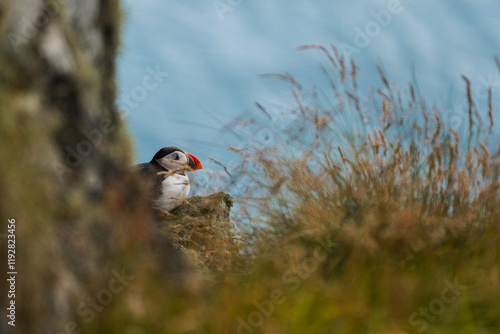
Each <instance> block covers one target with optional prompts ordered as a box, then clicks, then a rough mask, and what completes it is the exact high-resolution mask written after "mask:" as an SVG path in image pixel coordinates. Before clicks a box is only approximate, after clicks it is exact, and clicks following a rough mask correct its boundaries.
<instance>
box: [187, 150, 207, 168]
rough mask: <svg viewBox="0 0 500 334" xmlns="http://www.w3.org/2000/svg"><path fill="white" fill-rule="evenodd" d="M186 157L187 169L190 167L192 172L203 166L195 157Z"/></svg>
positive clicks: (190, 155)
mask: <svg viewBox="0 0 500 334" xmlns="http://www.w3.org/2000/svg"><path fill="white" fill-rule="evenodd" d="M187 155H188V156H189V162H188V165H189V167H191V169H192V170H198V169H202V168H203V165H202V164H201V162H200V160H198V158H197V157H195V156H194V155H192V154H189V153H188V154H187Z"/></svg>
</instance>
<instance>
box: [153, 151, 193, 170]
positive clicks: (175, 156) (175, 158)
mask: <svg viewBox="0 0 500 334" xmlns="http://www.w3.org/2000/svg"><path fill="white" fill-rule="evenodd" d="M156 161H157V162H158V163H159V164H160V165H162V166H163V167H165V168H166V169H168V170H174V169H180V168H186V165H187V163H188V157H187V156H186V153H184V152H182V151H174V152H172V153H170V154H168V155H166V156H164V157H163V158H161V159H157V160H156Z"/></svg>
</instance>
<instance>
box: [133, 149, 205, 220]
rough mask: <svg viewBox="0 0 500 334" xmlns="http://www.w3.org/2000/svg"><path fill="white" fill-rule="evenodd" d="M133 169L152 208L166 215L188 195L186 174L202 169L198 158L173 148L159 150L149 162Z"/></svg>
mask: <svg viewBox="0 0 500 334" xmlns="http://www.w3.org/2000/svg"><path fill="white" fill-rule="evenodd" d="M137 167H138V169H139V171H140V174H141V175H142V177H143V178H144V179H145V180H146V182H147V183H148V185H149V186H150V188H151V191H152V196H153V201H152V204H153V206H154V207H155V208H158V209H160V210H162V211H167V212H168V211H172V210H173V209H175V208H176V207H178V206H179V205H181V204H182V202H183V201H184V200H185V199H186V198H187V197H188V195H189V189H190V184H189V178H188V176H187V175H186V172H190V171H195V170H198V169H202V168H203V166H202V164H201V162H200V160H198V158H196V157H195V156H194V155H191V154H189V153H187V152H185V151H183V150H181V149H180V148H178V147H175V146H167V147H163V148H161V149H160V150H159V151H158V152H156V154H155V155H154V157H153V159H151V161H150V162H146V163H141V164H138V165H137Z"/></svg>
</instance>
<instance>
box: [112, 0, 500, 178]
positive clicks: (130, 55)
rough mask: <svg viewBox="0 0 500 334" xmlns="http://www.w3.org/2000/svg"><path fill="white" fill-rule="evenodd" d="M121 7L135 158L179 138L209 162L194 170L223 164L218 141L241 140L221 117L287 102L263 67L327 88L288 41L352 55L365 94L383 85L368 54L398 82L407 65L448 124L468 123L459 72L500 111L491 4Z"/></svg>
mask: <svg viewBox="0 0 500 334" xmlns="http://www.w3.org/2000/svg"><path fill="white" fill-rule="evenodd" d="M123 5H124V9H125V11H126V19H125V23H124V35H123V46H122V49H121V54H120V57H119V59H118V79H119V92H120V93H119V101H120V107H121V108H122V109H123V110H124V115H125V117H126V119H127V124H128V127H129V129H130V131H131V134H132V136H133V138H134V140H135V146H136V147H135V153H136V160H137V162H142V161H148V160H150V158H151V157H152V156H153V154H154V153H155V152H156V151H157V150H158V149H159V148H160V147H162V146H168V145H176V146H179V147H181V148H183V149H185V150H186V151H188V152H189V153H192V154H194V155H196V156H197V157H198V158H200V160H202V161H203V162H204V163H205V166H206V168H205V169H204V170H202V171H198V172H199V173H201V174H203V173H209V172H210V169H217V166H215V165H213V164H211V163H209V161H208V160H207V157H208V156H213V157H215V158H216V159H219V160H220V161H222V162H224V163H226V164H227V163H230V162H231V161H230V160H231V159H232V156H231V154H229V153H228V152H227V151H226V149H225V148H226V147H227V146H229V145H232V146H244V145H246V144H247V143H245V141H243V140H242V138H241V137H240V136H238V131H239V130H238V129H235V128H233V129H228V128H227V127H224V125H227V124H238V121H237V120H240V119H241V120H243V119H244V118H245V117H248V115H253V114H258V113H259V112H258V111H257V109H256V108H255V106H254V101H258V102H259V103H261V104H262V105H264V106H266V107H267V108H268V109H269V110H271V111H273V110H276V111H279V110H283V109H285V108H286V107H287V104H288V103H290V101H289V98H288V95H289V94H288V87H287V85H285V84H283V83H281V82H279V81H276V80H270V79H262V78H261V77H259V74H263V73H283V72H289V73H291V74H293V75H294V76H296V78H297V79H298V80H299V81H300V82H301V83H302V84H303V86H305V87H308V86H312V85H319V86H320V87H319V89H320V90H321V89H324V90H325V91H327V90H328V88H327V87H326V86H324V87H321V85H324V79H323V76H322V74H321V72H320V70H319V68H318V65H319V64H320V63H323V62H324V57H323V56H322V55H321V54H320V53H319V52H314V51H311V50H309V51H297V50H295V49H294V48H295V47H296V46H299V45H303V44H312V43H319V44H324V45H326V46H328V45H329V44H330V43H335V44H336V45H337V47H339V48H341V49H343V50H344V51H345V52H351V53H352V56H353V58H354V59H355V61H356V63H357V64H358V66H359V72H360V77H359V83H360V91H366V90H367V89H368V88H369V87H373V86H380V84H381V83H380V79H379V77H378V75H377V72H376V69H375V66H374V63H375V62H380V63H381V64H382V65H383V67H384V68H385V70H386V72H387V75H388V77H389V78H390V79H391V81H393V82H395V83H397V84H399V85H401V86H407V83H408V82H409V81H411V68H412V67H414V68H415V72H416V73H417V79H418V82H419V85H420V88H421V92H422V94H423V95H425V96H426V99H427V102H428V104H429V105H433V104H435V105H436V106H438V107H439V108H441V109H445V108H450V109H451V110H452V112H453V113H454V114H453V117H454V125H457V124H458V125H460V123H463V121H464V120H465V114H464V110H465V108H464V106H463V103H464V100H463V96H464V90H465V88H464V84H463V81H462V79H461V75H466V76H468V77H469V78H470V79H471V81H472V84H473V87H474V88H473V94H474V97H475V99H476V102H477V104H478V107H479V108H480V111H481V110H482V109H481V108H483V110H485V109H484V108H485V106H486V102H487V94H486V88H487V86H490V85H491V86H492V88H493V92H494V93H493V94H494V103H495V104H496V105H497V106H499V107H500V73H499V71H498V69H497V68H496V66H495V63H494V61H493V56H494V55H495V54H498V55H500V20H499V15H498V14H499V13H500V2H499V1H498V0H475V1H465V0H459V1H457V0H455V1H441V2H437V1H434V0H420V1H411V0H401V1H397V0H389V1H387V0H384V1H375V0H370V1H368V0H364V1H359V0H354V1H331V0H330V1H327V0H317V1H314V2H312V1H305V0H295V1H293V3H292V2H291V1H285V0H275V1H249V0H217V1H165V0H145V1H141V2H138V1H132V0H124V1H123ZM360 31H361V32H360ZM152 70H153V71H155V70H158V71H159V72H160V75H159V76H157V78H156V80H154V79H152V78H148V77H147V75H148V73H149V72H151V71H152ZM145 78H146V81H144V80H145ZM499 115H500V112H498V113H496V115H495V121H496V124H497V125H498V124H499V123H500V116H499ZM235 119H236V121H234V120H235ZM232 121H234V122H233V123H231V122H232ZM495 129H496V130H498V129H499V128H498V126H496V127H495ZM270 131H271V133H270ZM269 135H271V137H272V130H269V129H267V130H266V129H264V130H263V132H261V133H256V134H255V137H256V139H257V140H264V141H265V140H268V139H269ZM198 172H197V173H198ZM206 175H209V174H206Z"/></svg>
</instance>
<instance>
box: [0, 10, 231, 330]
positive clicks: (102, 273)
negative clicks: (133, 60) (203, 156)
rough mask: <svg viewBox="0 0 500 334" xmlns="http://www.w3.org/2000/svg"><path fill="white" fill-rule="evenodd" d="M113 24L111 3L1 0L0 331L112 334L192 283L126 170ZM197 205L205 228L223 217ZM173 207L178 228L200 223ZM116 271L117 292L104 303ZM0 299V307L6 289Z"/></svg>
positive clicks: (116, 15) (116, 13) (184, 241)
mask: <svg viewBox="0 0 500 334" xmlns="http://www.w3.org/2000/svg"><path fill="white" fill-rule="evenodd" d="M119 25H120V8H119V2H118V0H109V1H98V0H87V1H80V0H2V2H0V50H1V51H0V68H2V70H1V72H0V142H1V145H0V161H1V164H0V189H1V190H0V191H1V199H0V221H1V223H2V226H6V225H7V220H8V219H16V232H15V233H16V240H17V244H16V267H15V270H16V271H17V272H18V273H19V274H18V276H17V277H16V288H17V289H16V297H15V302H16V318H15V319H16V322H15V323H16V327H11V326H8V325H6V324H5V321H4V320H5V316H3V318H4V319H3V320H2V321H1V325H0V326H2V327H0V332H9V333H61V332H68V333H69V332H75V333H76V332H78V330H79V329H85V331H84V332H95V333H96V332H105V331H106V329H107V330H108V331H113V332H120V329H124V328H126V327H125V326H126V322H124V321H123V319H124V317H126V319H127V321H128V322H130V323H132V324H133V323H142V324H144V323H147V322H146V321H145V319H147V317H148V315H150V314H155V311H158V312H167V313H168V309H169V307H170V304H161V302H160V301H169V300H175V298H176V296H177V297H178V296H183V297H185V298H184V300H186V301H187V300H189V298H190V297H189V296H191V295H192V294H193V293H194V294H195V293H196V291H197V289H198V288H199V279H198V276H197V274H195V273H194V271H193V270H192V269H191V268H192V266H191V265H189V264H188V261H186V260H185V256H183V255H182V254H181V253H180V252H178V251H177V250H176V249H175V247H174V245H173V244H172V242H171V241H169V240H168V239H166V238H165V237H163V236H162V235H161V234H160V233H159V231H158V229H157V226H156V224H155V219H154V217H153V215H152V214H151V211H150V209H149V207H148V203H147V200H146V198H147V196H144V194H145V190H144V189H143V187H142V185H141V184H140V182H138V178H137V177H136V175H135V174H134V173H132V172H130V170H129V169H130V167H129V166H132V158H131V157H132V148H131V145H130V141H129V137H128V135H127V133H126V131H125V129H124V126H123V121H122V119H121V116H120V113H119V112H118V111H117V109H116V107H115V98H116V83H115V58H116V54H117V47H118V44H119ZM220 198H222V199H223V201H225V202H224V203H226V204H227V203H229V200H228V199H227V200H226V199H224V198H226V197H224V196H223V195H220ZM198 200H200V201H203V200H202V199H193V200H192V202H193V203H195V202H196V201H198ZM201 207H203V208H204V209H203V210H206V211H204V212H203V213H202V214H203V215H205V214H206V215H208V216H210V217H212V218H213V219H212V218H210V219H209V223H208V225H205V226H206V228H207V229H208V230H212V229H214V228H215V226H216V225H217V224H218V223H222V224H228V222H229V220H228V215H229V206H228V205H226V207H225V208H224V210H222V212H223V214H221V215H219V214H218V213H217V212H218V211H217V210H218V209H214V210H215V211H213V210H212V211H211V210H210V209H208V206H207V205H205V204H203V205H201ZM182 210H186V211H185V214H186V215H187V216H188V217H186V218H185V219H184V218H182V224H185V225H186V226H189V229H191V230H196V229H198V228H201V227H200V226H198V225H197V224H198V223H197V222H196V221H195V220H191V218H192V217H193V219H194V216H195V215H196V214H194V213H192V212H190V211H189V209H188V208H187V207H183V208H179V209H178V214H180V215H183V214H184V213H183V212H184V211H182ZM180 221H181V220H179V222H180ZM173 226H174V225H170V227H169V228H171V229H172V231H177V232H175V233H178V234H179V235H180V234H182V233H181V232H180V230H179V229H176V228H174V227H173ZM1 233H3V234H4V233H6V231H5V228H4V229H2V231H1ZM217 233H218V232H217ZM5 240H6V239H5V238H2V239H1V244H2V247H1V248H2V253H1V255H0V256H1V257H2V259H6V258H7V254H6V247H5V242H4V241H5ZM195 240H198V239H196V238H191V237H188V236H186V237H185V238H180V239H179V240H178V241H177V242H176V246H177V247H179V246H182V247H185V248H186V249H187V248H188V246H189V245H188V244H189V242H191V241H193V242H194V241H195ZM228 240H229V239H228ZM197 247H198V246H196V247H193V249H197V251H199V250H198V248H197ZM2 261H3V260H2ZM2 263H3V262H2ZM5 273H6V270H5V268H3V269H2V270H1V274H0V275H2V276H1V277H0V282H1V283H0V288H1V290H2V291H4V292H5V291H7V290H8V289H7V286H6V277H5ZM118 277H120V282H122V284H123V286H122V288H123V289H124V290H123V291H126V292H125V293H123V295H121V296H120V297H119V298H120V302H114V300H116V299H118V297H117V296H116V291H122V290H119V289H118V290H117V289H114V290H113V291H114V292H110V289H111V288H110V284H111V283H110V282H116V280H117V279H118ZM152 277H154V279H152ZM132 281H133V283H134V284H132V283H131V282H132ZM120 294H121V292H120ZM110 298H112V299H113V302H111V301H110V300H109V299H110ZM179 299H180V298H179ZM155 300H157V301H159V302H158V303H155V302H154V301H155ZM0 301H1V304H2V305H3V307H2V308H3V309H4V310H5V308H4V306H5V305H6V304H7V303H9V302H10V300H7V295H6V293H1V294H0ZM96 303H97V304H96ZM165 303H166V302H165ZM145 305H147V312H145V311H144V310H145V308H146V306H145ZM171 307H172V308H175V307H177V308H176V309H178V308H179V306H178V305H173V306H171ZM156 308H157V309H156ZM165 319H167V318H165ZM169 321H174V320H172V319H170V320H169ZM179 321H180V320H179ZM108 323H109V326H110V327H109V328H107V327H106V326H108V325H106V324H108ZM120 326H122V327H120Z"/></svg>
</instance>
